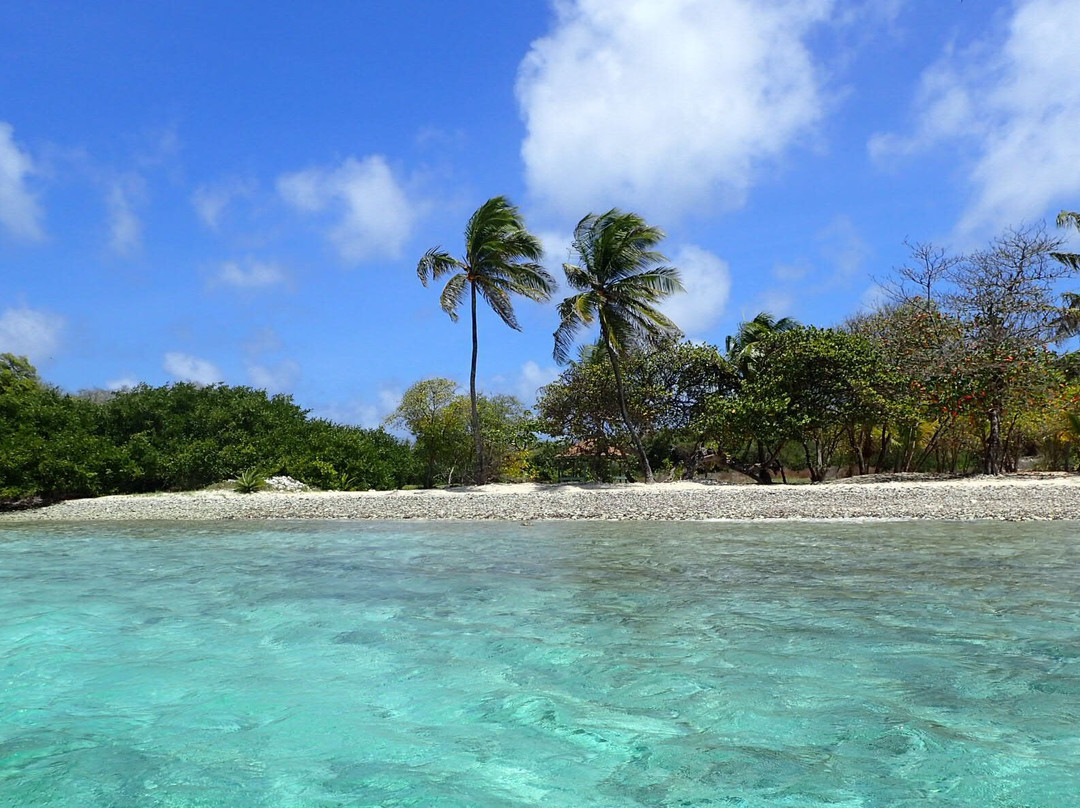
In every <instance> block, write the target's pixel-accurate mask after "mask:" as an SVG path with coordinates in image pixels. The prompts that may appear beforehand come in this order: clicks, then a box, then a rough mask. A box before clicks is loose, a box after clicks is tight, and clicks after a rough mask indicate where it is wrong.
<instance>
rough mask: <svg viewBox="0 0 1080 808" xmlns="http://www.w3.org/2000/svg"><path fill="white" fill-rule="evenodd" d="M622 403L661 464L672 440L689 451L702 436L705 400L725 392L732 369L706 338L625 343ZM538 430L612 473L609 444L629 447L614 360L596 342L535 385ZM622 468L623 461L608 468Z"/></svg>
mask: <svg viewBox="0 0 1080 808" xmlns="http://www.w3.org/2000/svg"><path fill="white" fill-rule="evenodd" d="M621 372H622V378H623V388H624V392H625V402H626V410H627V413H628V414H629V416H630V420H631V421H632V422H633V423H634V424H635V425H636V426H637V429H638V430H639V434H640V435H641V438H642V440H643V442H644V443H645V444H646V445H647V446H648V450H647V451H648V455H649V458H650V463H652V462H656V463H657V464H662V463H663V462H664V460H665V459H666V458H668V457H669V455H671V454H672V450H673V447H674V446H676V445H677V444H688V445H689V446H690V451H689V455H691V456H692V455H693V454H694V453H695V450H696V449H697V447H698V446H699V444H700V443H701V441H702V440H703V439H704V437H705V432H706V430H707V426H708V425H707V421H706V416H707V413H708V407H709V402H710V400H711V399H713V398H714V397H719V396H726V395H730V393H731V392H732V390H733V388H734V384H735V375H734V372H733V370H732V368H731V367H730V365H728V363H727V362H726V361H725V360H724V358H723V357H721V356H720V353H719V352H718V351H717V349H716V348H715V347H713V346H711V345H704V344H695V343H691V342H686V341H678V340H675V339H670V338H669V339H665V340H660V341H658V342H657V343H656V344H654V345H651V346H649V345H639V346H637V347H634V348H631V349H630V350H628V351H627V352H626V354H625V356H624V357H623V358H622V361H621ZM537 412H538V420H537V427H538V429H539V430H540V431H542V432H543V433H545V434H547V435H551V436H553V437H560V438H566V439H568V445H567V446H566V447H563V451H565V450H566V449H567V448H569V445H570V444H576V445H578V447H579V448H580V447H585V448H587V450H588V451H587V452H586V454H588V455H591V457H592V461H591V465H592V474H593V476H594V477H596V478H597V479H604V478H605V477H606V476H608V474H610V473H611V472H612V471H613V469H612V468H611V456H612V450H616V451H617V452H618V454H619V455H628V454H629V453H631V452H632V451H633V449H634V447H633V441H632V439H631V437H630V435H629V433H628V432H627V430H626V425H625V422H624V421H623V418H622V413H621V410H620V406H619V398H618V388H617V386H616V382H615V374H614V369H613V366H612V364H611V363H610V362H609V361H608V360H607V357H606V356H605V354H604V351H603V349H602V348H600V347H599V346H593V347H589V348H586V349H584V350H583V351H582V353H581V357H580V359H579V360H577V361H572V362H570V363H569V364H568V365H567V368H566V370H564V371H563V372H562V374H561V375H560V376H559V378H558V379H556V380H555V381H554V382H552V383H551V384H549V385H547V386H546V387H544V388H543V389H542V390H541V391H540V396H539V398H538V400H537ZM614 470H616V471H625V470H626V469H614Z"/></svg>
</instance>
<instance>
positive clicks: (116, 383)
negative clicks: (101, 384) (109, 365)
mask: <svg viewBox="0 0 1080 808" xmlns="http://www.w3.org/2000/svg"><path fill="white" fill-rule="evenodd" d="M138 384H139V380H138V379H136V378H135V377H134V376H124V377H123V378H120V379H112V380H111V381H108V382H105V389H106V390H114V391H117V390H130V389H131V388H132V387H137V386H138Z"/></svg>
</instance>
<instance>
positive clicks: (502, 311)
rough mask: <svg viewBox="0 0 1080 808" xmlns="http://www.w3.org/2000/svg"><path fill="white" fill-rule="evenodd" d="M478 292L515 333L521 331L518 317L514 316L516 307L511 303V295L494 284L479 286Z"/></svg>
mask: <svg viewBox="0 0 1080 808" xmlns="http://www.w3.org/2000/svg"><path fill="white" fill-rule="evenodd" d="M476 289H477V291H478V292H480V296H481V297H482V298H484V301H485V302H486V303H487V304H488V305H489V306H491V309H492V311H494V312H495V313H496V314H497V315H499V319H500V320H502V321H503V322H504V323H506V324H507V325H508V326H510V327H511V328H512V329H514V330H515V331H520V330H521V324H520V323H518V320H517V315H515V314H514V305H513V303H511V302H510V295H508V294H507V293H506V292H505V291H503V290H502V289H500V288H499V287H498V286H495V285H492V284H484V285H479V284H478V285H477V287H476Z"/></svg>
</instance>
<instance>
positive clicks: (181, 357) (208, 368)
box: [162, 351, 224, 384]
mask: <svg viewBox="0 0 1080 808" xmlns="http://www.w3.org/2000/svg"><path fill="white" fill-rule="evenodd" d="M162 367H163V368H164V370H165V372H166V373H168V374H169V375H170V376H172V377H173V378H174V379H175V380H176V381H180V382H195V383H196V384H215V383H216V382H220V381H222V380H223V379H224V374H222V372H221V371H220V370H219V369H218V367H217V365H215V364H214V363H213V362H210V361H208V360H206V359H199V358H198V357H197V356H191V355H190V354H185V353H179V352H176V351H173V352H170V353H167V354H165V361H164V363H163V364H162Z"/></svg>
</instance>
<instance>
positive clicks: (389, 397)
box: [315, 386, 402, 429]
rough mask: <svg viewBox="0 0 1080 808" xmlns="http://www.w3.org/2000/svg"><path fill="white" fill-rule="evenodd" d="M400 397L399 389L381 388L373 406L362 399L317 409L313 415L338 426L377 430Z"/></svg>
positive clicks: (394, 407) (398, 402)
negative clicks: (348, 425) (353, 425)
mask: <svg viewBox="0 0 1080 808" xmlns="http://www.w3.org/2000/svg"><path fill="white" fill-rule="evenodd" d="M401 395H402V391H401V390H400V389H399V388H397V387H392V386H383V387H380V388H379V390H378V393H377V394H376V402H375V403H374V404H372V403H371V402H370V401H365V400H362V399H354V400H352V401H346V402H335V403H333V404H330V405H328V406H325V407H321V408H319V409H318V411H317V412H316V413H315V415H316V417H319V418H326V419H327V420H330V421H333V422H335V423H338V424H356V425H357V426H361V427H363V428H364V429H377V428H378V427H380V426H382V423H383V421H384V420H386V417H387V416H388V415H390V413H392V412H393V411H394V410H396V409H397V406H398V404H400V403H401Z"/></svg>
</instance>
